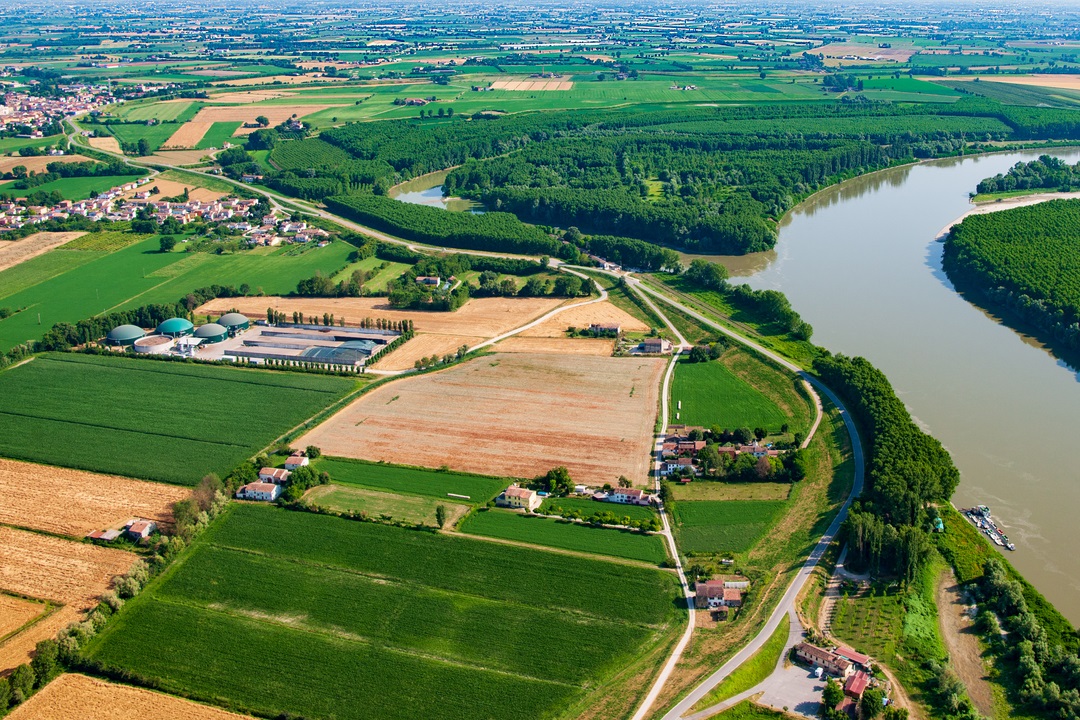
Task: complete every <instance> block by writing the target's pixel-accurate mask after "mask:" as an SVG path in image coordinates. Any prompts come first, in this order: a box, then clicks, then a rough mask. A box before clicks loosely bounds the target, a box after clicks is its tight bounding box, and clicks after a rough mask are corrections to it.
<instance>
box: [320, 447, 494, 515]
mask: <svg viewBox="0 0 1080 720" xmlns="http://www.w3.org/2000/svg"><path fill="white" fill-rule="evenodd" d="M314 467H315V469H316V470H318V471H319V472H326V473H329V474H330V477H331V478H332V479H333V481H334V482H335V483H339V484H344V485H355V486H358V487H366V488H371V489H373V490H381V491H384V492H392V493H403V494H406V495H423V496H428V497H435V498H446V497H447V495H448V494H449V493H453V494H455V495H467V496H468V500H465V499H463V498H454V499H453V501H458V502H462V501H464V502H472V503H473V504H482V503H486V502H487V501H488V500H491V499H492V498H493V497H495V496H496V495H498V494H499V493H500V492H502V491H503V490H505V489H506V486H507V485H509V484H510V483H511V482H512V481H511V480H507V479H506V478H498V477H490V476H487V475H470V474H468V473H458V472H449V471H446V472H444V471H442V470H427V469H425V468H414V467H404V466H401V465H385V464H382V463H370V462H364V461H362V460H348V459H345V458H331V457H327V458H321V459H320V460H318V461H317V462H316V463H315V465H314Z"/></svg>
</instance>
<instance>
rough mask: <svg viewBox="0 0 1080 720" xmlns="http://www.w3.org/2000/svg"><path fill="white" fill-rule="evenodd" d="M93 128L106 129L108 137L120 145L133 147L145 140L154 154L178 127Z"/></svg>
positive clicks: (173, 124)
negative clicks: (117, 141) (113, 138)
mask: <svg viewBox="0 0 1080 720" xmlns="http://www.w3.org/2000/svg"><path fill="white" fill-rule="evenodd" d="M94 127H99V128H100V127H103V128H105V129H107V130H108V131H109V134H110V135H112V136H113V137H115V138H116V139H117V140H119V141H120V144H121V145H124V144H131V145H135V144H137V143H138V142H139V141H140V140H142V139H143V138H146V142H148V143H150V151H151V152H155V151H157V149H158V148H160V147H161V146H162V145H164V144H165V141H166V140H168V139H169V138H171V137H172V134H173V133H174V132H176V130H177V129H178V128H179V127H180V126H179V125H177V124H175V123H166V124H161V125H143V124H132V125H95V126H94Z"/></svg>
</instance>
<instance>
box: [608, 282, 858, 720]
mask: <svg viewBox="0 0 1080 720" xmlns="http://www.w3.org/2000/svg"><path fill="white" fill-rule="evenodd" d="M626 281H627V284H628V285H629V286H630V287H631V288H632V289H633V290H635V291H638V292H639V293H647V294H648V295H651V296H652V297H654V298H656V299H658V300H660V301H662V302H664V303H667V304H668V305H670V306H672V307H674V308H675V309H676V310H678V311H679V312H682V313H685V314H686V315H688V316H689V317H692V318H693V319H695V320H697V321H698V322H700V323H702V324H703V325H705V326H707V327H710V328H712V329H714V330H716V331H718V332H720V333H722V334H724V335H726V336H728V337H730V338H732V339H733V340H735V341H736V342H739V343H742V344H743V345H745V346H747V347H749V348H751V349H753V350H755V351H756V352H758V353H761V354H762V355H764V356H765V357H767V358H769V359H770V360H772V361H773V362H775V363H777V364H779V365H781V366H782V367H784V368H787V369H788V370H790V371H792V372H794V373H796V374H797V375H798V376H799V377H800V378H802V380H803V381H804V382H806V383H807V384H808V385H809V386H811V387H812V388H813V389H814V390H815V391H816V392H814V397H817V392H820V393H822V394H824V395H825V396H826V397H827V398H829V400H830V401H831V402H832V403H833V404H834V405H835V406H836V407H837V409H838V410H839V413H840V417H841V418H842V419H843V421H844V426H845V427H846V428H847V431H848V435H849V436H850V437H851V450H852V455H853V459H854V463H855V479H854V482H853V484H852V487H851V492H849V493H848V496H847V498H846V499H845V500H844V504H843V505H842V506H841V507H840V511H839V512H838V513H837V514H836V517H835V518H833V521H832V523H830V524H829V528H828V529H827V530H826V531H825V534H824V535H823V536H822V537H821V539H820V540H819V541H818V542H817V544H816V545H815V546H814V549H813V550H812V551H811V552H810V555H809V557H808V558H807V559H806V562H805V563H803V566H802V568H800V569H799V572H798V574H796V576H795V578H794V579H793V580H792V581H791V584H790V585H789V586H788V588H787V591H786V592H785V593H784V595H783V597H782V598H781V599H780V602H779V604H778V605H777V606H776V609H775V610H773V613H772V615H770V616H769V619H768V621H767V622H766V623H765V627H763V628H762V629H761V631H760V632H759V633H758V634H757V635H756V636H755V637H754V639H753V640H751V641H750V643H749V644H747V645H746V646H744V647H743V648H742V649H741V650H740V651H739V652H738V653H736V654H735V655H734V656H733V657H732V658H731V659H730V660H728V661H727V662H726V663H724V664H723V665H722V666H720V668H719V669H717V670H716V671H715V672H713V674H712V675H710V676H709V677H707V678H706V679H705V680H704V681H703V682H702V683H700V684H699V685H698V686H697V687H695V688H694V689H693V690H692V691H691V692H690V693H689V694H688V695H687V696H685V697H684V698H683V699H682V700H680V701H679V702H678V703H677V704H676V705H675V706H674V707H672V708H671V709H670V710H669V711H668V712H667V713H666V714H665V715H664V716H663V718H664V720H678V718H680V717H682V716H683V715H685V714H686V713H687V712H688V711H689V710H690V708H692V707H693V706H694V705H696V704H697V703H698V701H700V700H701V699H702V698H703V697H705V696H706V695H708V694H709V693H710V692H711V691H712V690H713V689H714V688H715V687H716V686H717V685H719V684H720V683H721V682H722V681H723V680H724V678H726V677H727V676H728V675H730V674H731V673H732V672H733V671H734V670H735V669H736V668H738V667H739V666H740V665H742V664H743V663H744V662H746V661H747V660H749V659H750V657H751V656H752V655H753V654H754V653H756V652H757V651H758V650H760V649H761V648H762V646H764V644H765V642H766V641H767V640H768V639H769V637H770V636H771V635H772V633H773V632H774V631H775V630H776V628H777V627H778V626H779V625H780V623H781V622H783V621H784V620H785V618H787V619H788V621H789V622H791V623H794V624H796V625H798V624H799V621H798V618H797V615H796V613H795V599H796V598H797V597H798V595H799V592H801V591H802V589H803V586H804V585H805V584H806V582H807V580H809V579H810V575H811V573H812V572H813V571H814V568H815V567H817V564H818V562H820V561H821V558H822V557H823V556H824V554H825V551H826V550H827V549H828V547H829V545H830V544H831V543H832V541H833V538H834V537H835V535H836V533H837V531H838V530H839V529H840V524H841V523H842V522H843V521H844V518H845V517H847V512H848V508H849V507H851V503H852V501H853V500H854V499H855V498H856V497H858V495H859V494H860V493H861V492H862V487H863V476H864V470H863V462H864V457H863V448H862V442H861V441H860V439H859V432H858V429H857V428H856V427H855V423H854V422H853V421H852V419H851V415H850V413H849V412H848V411H847V408H846V407H845V406H844V404H843V402H842V401H841V400H840V398H839V397H837V395H836V394H835V393H834V392H833V391H832V390H830V389H829V388H827V387H826V386H825V385H823V384H822V383H821V382H820V381H819V380H818V379H817V378H815V377H814V376H812V375H810V374H809V373H807V372H806V371H805V370H803V369H802V368H801V367H799V366H798V365H796V364H795V363H792V362H791V361H789V360H787V359H785V358H783V357H781V356H780V355H777V354H776V353H774V352H772V351H771V350H768V349H767V348H765V347H762V346H761V345H759V344H758V343H756V342H754V341H753V340H750V339H748V338H746V337H743V336H742V335H739V334H738V333H736V332H734V331H732V330H729V329H728V328H726V327H724V326H723V325H720V324H719V323H717V322H714V321H713V320H710V319H709V318H707V317H705V316H704V315H702V314H701V313H699V312H697V311H696V310H693V309H692V308H689V307H686V306H685V305H683V304H681V303H679V302H677V301H675V300H672V299H671V298H669V297H667V296H666V295H664V294H663V293H660V292H658V291H656V290H654V289H652V288H651V287H649V286H648V285H645V284H644V283H642V282H641V281H640V280H639V279H637V278H633V277H630V276H627V277H626ZM665 397H666V388H665ZM817 402H818V405H819V407H820V398H818V399H817ZM820 419H821V415H820V412H819V414H818V419H817V421H816V422H815V423H814V428H815V429H816V428H817V425H818V424H819V423H820ZM690 627H691V628H692V627H693V626H692V625H691V626H690ZM800 636H801V626H800V632H795V631H794V630H793V631H791V632H790V633H789V635H788V642H787V644H786V645H785V652H786V651H787V649H788V648H790V647H791V646H792V645H794V644H795V643H796V642H798V638H799V637H800ZM680 645H682V643H680ZM681 650H682V647H678V648H676V651H677V652H679V653H681ZM669 664H673V663H671V661H669ZM665 669H666V666H665ZM781 672H782V664H781V665H778V666H777V670H776V671H774V673H773V676H770V680H772V679H773V678H775V677H776V676H777V674H778V673H781ZM669 676H670V673H668V674H667V675H662V676H661V678H658V683H660V682H661V681H663V682H665V683H666V681H667V678H668V677H669ZM770 680H766V681H765V683H762V685H766V684H768V683H769V682H770ZM661 689H662V684H661V686H660V687H654V688H653V690H652V691H650V693H649V695H648V696H647V697H646V698H645V701H644V702H643V704H642V706H641V707H640V708H639V709H638V712H637V713H636V714H635V715H634V718H635V720H636V719H638V718H645V717H648V712H649V711H650V710H651V706H652V704H653V703H654V702H655V700H656V697H657V696H658V695H659V692H660V690H661ZM761 689H762V686H758V687H757V688H754V691H755V692H759V691H760V690H761ZM750 694H753V693H750ZM743 695H745V696H746V697H749V695H748V694H745V693H744V694H743ZM740 697H742V696H740ZM726 707H730V701H729V702H727V703H721V704H720V705H718V706H716V707H715V708H708V709H706V710H704V711H702V712H701V713H698V714H697V715H695V718H696V717H708V716H709V715H712V714H715V712H720V711H721V710H723V709H725V708H726Z"/></svg>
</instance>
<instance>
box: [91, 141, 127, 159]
mask: <svg viewBox="0 0 1080 720" xmlns="http://www.w3.org/2000/svg"><path fill="white" fill-rule="evenodd" d="M89 143H90V147H92V148H94V149H96V150H104V151H105V152H111V153H116V154H117V155H120V154H122V153H123V152H124V151H123V150H121V149H120V141H119V140H117V139H116V138H114V137H99V138H89Z"/></svg>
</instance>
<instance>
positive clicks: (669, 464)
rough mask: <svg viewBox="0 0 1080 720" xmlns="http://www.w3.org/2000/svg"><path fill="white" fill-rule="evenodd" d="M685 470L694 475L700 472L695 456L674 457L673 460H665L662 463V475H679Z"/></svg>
mask: <svg viewBox="0 0 1080 720" xmlns="http://www.w3.org/2000/svg"><path fill="white" fill-rule="evenodd" d="M684 472H688V473H690V474H692V475H697V474H698V468H697V467H695V466H694V460H693V458H688V457H681V458H674V459H672V460H665V461H663V462H662V463H660V474H661V475H664V476H668V475H678V474H681V473H684Z"/></svg>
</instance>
